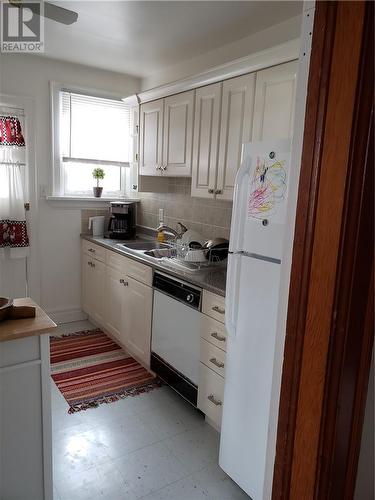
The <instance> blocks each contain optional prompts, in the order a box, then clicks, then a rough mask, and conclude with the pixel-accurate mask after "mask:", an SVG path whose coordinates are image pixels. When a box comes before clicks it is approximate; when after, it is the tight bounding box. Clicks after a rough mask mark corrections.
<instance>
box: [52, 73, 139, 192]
mask: <svg viewBox="0 0 375 500" xmlns="http://www.w3.org/2000/svg"><path fill="white" fill-rule="evenodd" d="M63 90H67V91H70V92H73V93H77V94H83V95H87V96H92V97H98V98H104V99H113V100H118V101H121V100H122V96H121V95H120V94H113V93H105V92H103V91H100V90H96V89H92V88H84V87H79V86H77V85H71V84H67V83H62V82H56V81H50V98H51V102H50V105H51V139H52V140H51V160H52V172H51V178H50V183H49V186H48V191H49V196H47V198H48V197H50V198H55V197H56V198H66V199H72V198H77V199H79V198H82V199H87V198H91V197H92V198H93V199H95V198H94V196H93V193H92V190H91V191H90V190H88V191H86V192H79V191H77V192H71V193H68V192H66V190H65V184H66V183H65V175H66V171H65V169H64V167H63V163H64V162H63V161H62V155H61V146H60V92H61V91H63ZM129 140H130V141H131V137H129ZM83 160H84V161H83V162H82V163H89V162H88V161H87V159H83ZM95 162H96V160H93V165H94V163H95ZM99 163H100V164H103V162H99V161H98V164H99ZM116 163H120V162H115V161H114V162H113V163H111V164H112V165H116ZM121 163H122V162H121ZM129 168H130V161H128V162H123V165H119V169H120V176H121V180H120V184H121V186H120V187H121V188H120V190H119V191H113V192H106V193H103V198H104V199H119V198H125V197H127V195H128V194H129V192H130V187H129V186H127V185H126V180H127V177H129V175H127V169H129ZM93 185H94V184H93ZM98 200H100V198H98Z"/></svg>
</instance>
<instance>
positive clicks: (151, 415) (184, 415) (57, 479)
mask: <svg viewBox="0 0 375 500" xmlns="http://www.w3.org/2000/svg"><path fill="white" fill-rule="evenodd" d="M89 328H92V325H90V323H88V322H79V323H78V322H77V323H71V324H69V325H62V326H60V327H59V333H69V332H70V331H77V330H80V329H89ZM67 409H68V405H67V403H66V401H65V399H64V398H63V396H62V395H61V393H60V391H59V390H58V389H57V387H56V385H55V384H54V383H52V415H53V459H54V500H84V499H90V500H99V499H100V500H134V499H139V498H142V499H145V500H146V499H147V500H200V499H205V500H237V499H249V497H248V496H247V495H245V493H244V492H243V491H242V490H241V489H240V488H239V487H238V486H237V485H236V484H235V483H234V482H233V481H232V480H231V479H230V478H229V477H228V476H227V475H226V474H224V472H223V471H221V469H220V468H219V466H218V465H217V461H218V449H219V435H218V433H217V432H216V431H215V430H214V429H212V427H210V426H209V425H207V424H206V423H205V422H204V419H203V417H202V416H201V415H200V414H199V413H198V412H197V411H196V410H195V409H194V408H193V407H192V406H190V405H189V404H188V403H186V402H185V401H184V400H183V399H182V398H180V397H179V396H178V395H177V394H175V393H174V392H173V391H172V390H171V389H169V388H168V387H162V388H161V389H156V390H154V391H152V392H150V393H148V394H142V395H139V396H136V397H129V398H127V399H124V400H121V401H118V402H116V403H111V404H108V405H107V404H104V405H101V406H99V407H98V408H94V409H90V410H86V411H82V412H79V413H75V414H73V415H69V414H68V413H67Z"/></svg>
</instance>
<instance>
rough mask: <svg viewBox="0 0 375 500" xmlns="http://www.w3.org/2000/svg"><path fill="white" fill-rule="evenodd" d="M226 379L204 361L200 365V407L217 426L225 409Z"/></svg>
mask: <svg viewBox="0 0 375 500" xmlns="http://www.w3.org/2000/svg"><path fill="white" fill-rule="evenodd" d="M223 397H224V379H223V377H220V375H218V374H217V373H215V372H214V371H212V370H210V369H209V368H207V366H205V365H204V364H203V363H200V366H199V387H198V408H199V409H200V410H201V411H203V413H204V414H205V415H207V417H208V418H210V419H211V420H212V421H213V422H214V423H215V424H216V425H217V427H220V425H221V415H222V409H223Z"/></svg>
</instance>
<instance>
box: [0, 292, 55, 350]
mask: <svg viewBox="0 0 375 500" xmlns="http://www.w3.org/2000/svg"><path fill="white" fill-rule="evenodd" d="M13 304H14V305H15V306H33V307H35V308H36V314H35V318H27V319H7V320H5V321H2V322H0V342H4V341H8V340H16V339H21V338H24V337H33V336H35V335H41V334H43V333H47V332H49V331H51V330H52V329H53V328H56V327H57V325H56V324H55V323H54V322H53V321H52V320H51V318H50V317H49V316H47V314H46V313H45V312H44V311H43V309H41V308H40V307H39V306H38V304H36V303H35V302H34V301H33V300H31V299H30V298H28V297H26V298H22V299H14V301H13Z"/></svg>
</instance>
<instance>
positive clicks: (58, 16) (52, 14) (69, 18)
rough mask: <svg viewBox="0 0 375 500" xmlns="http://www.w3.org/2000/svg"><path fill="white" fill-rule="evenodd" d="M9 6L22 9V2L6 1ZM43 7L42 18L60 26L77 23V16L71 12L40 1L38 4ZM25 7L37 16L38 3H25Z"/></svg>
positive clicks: (17, 0) (21, 0)
mask: <svg viewBox="0 0 375 500" xmlns="http://www.w3.org/2000/svg"><path fill="white" fill-rule="evenodd" d="M8 1H9V3H10V4H11V5H14V6H15V7H22V3H23V0H8ZM39 3H40V4H41V5H43V10H42V12H43V11H44V12H43V14H42V15H43V16H44V17H47V18H48V19H52V21H56V22H57V23H62V24H67V25H69V24H73V23H75V22H77V19H78V14H77V12H74V11H73V10H68V9H64V8H63V7H59V6H58V5H54V4H53V3H49V2H44V1H43V0H40V2H39ZM27 7H28V8H29V9H30V10H31V11H32V12H33V13H34V14H39V10H38V3H32V2H29V3H27Z"/></svg>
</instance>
